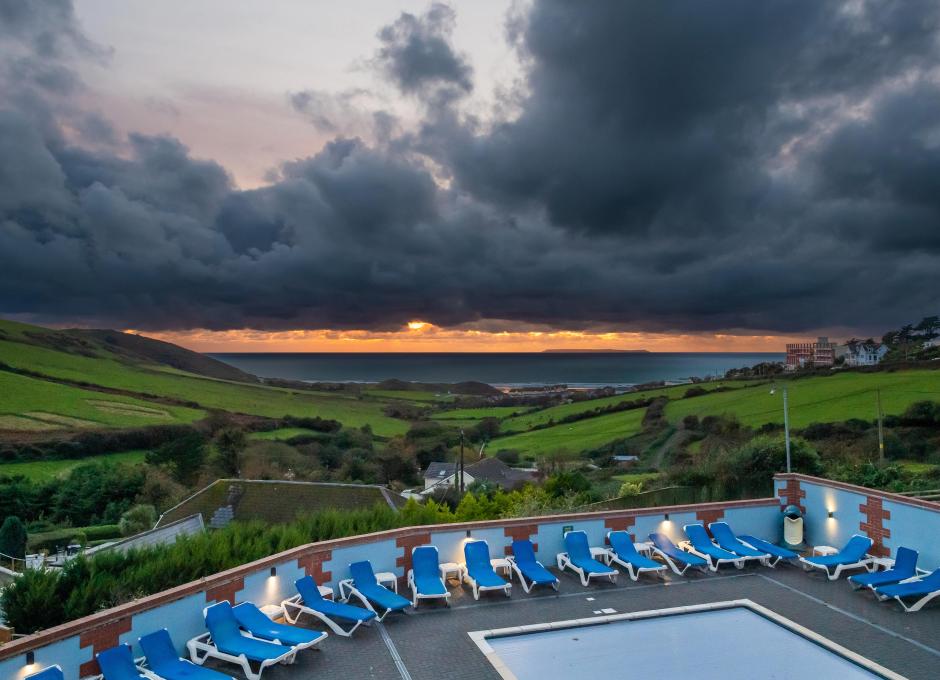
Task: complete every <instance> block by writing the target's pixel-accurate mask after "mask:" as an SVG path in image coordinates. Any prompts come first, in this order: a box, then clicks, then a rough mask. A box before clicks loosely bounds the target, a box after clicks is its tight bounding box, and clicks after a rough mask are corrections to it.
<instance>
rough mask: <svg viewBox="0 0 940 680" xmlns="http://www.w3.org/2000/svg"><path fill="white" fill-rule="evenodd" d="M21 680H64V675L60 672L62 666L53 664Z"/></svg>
mask: <svg viewBox="0 0 940 680" xmlns="http://www.w3.org/2000/svg"><path fill="white" fill-rule="evenodd" d="M23 680H65V676H64V675H63V674H62V666H60V665H59V664H53V665H51V666H46V667H45V668H43V669H42V670H41V671H37V672H36V673H33V674H32V675H27V676H26V677H25V678H23Z"/></svg>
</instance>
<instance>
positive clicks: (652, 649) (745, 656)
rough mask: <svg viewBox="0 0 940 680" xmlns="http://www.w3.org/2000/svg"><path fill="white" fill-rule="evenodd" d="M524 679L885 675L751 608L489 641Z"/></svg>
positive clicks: (844, 679) (761, 679) (765, 679)
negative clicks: (865, 667)
mask: <svg viewBox="0 0 940 680" xmlns="http://www.w3.org/2000/svg"><path fill="white" fill-rule="evenodd" d="M486 642H487V643H488V644H489V645H490V647H491V648H492V649H493V652H494V653H495V655H496V656H498V657H499V659H500V660H501V661H502V663H503V664H504V665H505V666H506V667H507V668H508V669H509V670H510V671H511V672H512V673H513V674H514V675H515V677H516V678H517V679H518V680H553V679H555V678H558V679H559V680H571V679H572V678H586V677H596V678H607V677H610V678H614V677H618V678H625V677H631V678H634V677H635V678H689V679H691V678H694V679H695V680H728V678H748V679H749V680H771V679H780V680H783V679H788V680H792V678H794V677H813V678H839V680H854V679H856V678H881V677H883V676H881V675H877V674H875V673H872V672H871V671H868V670H866V669H864V668H862V667H861V666H858V665H856V664H855V663H853V662H852V661H850V660H848V659H846V658H844V657H842V656H840V655H838V654H836V653H835V652H832V651H830V650H828V649H826V648H825V647H822V646H820V645H818V644H816V643H815V642H812V641H810V640H808V639H806V638H804V637H802V636H801V635H799V634H797V633H795V632H793V631H791V630H789V629H788V628H785V627H784V626H782V625H779V624H777V623H775V622H773V621H771V620H769V619H767V618H765V617H764V616H762V615H761V614H758V613H756V612H754V611H751V610H750V609H747V608H745V607H733V608H728V609H717V610H713V611H700V612H693V613H683V614H672V615H669V616H657V617H654V618H644V619H636V620H624V621H615V622H612V623H605V624H600V625H587V626H581V627H576V628H564V629H556V630H546V631H544V632H533V633H524V634H520V635H507V636H505V637H487V639H486Z"/></svg>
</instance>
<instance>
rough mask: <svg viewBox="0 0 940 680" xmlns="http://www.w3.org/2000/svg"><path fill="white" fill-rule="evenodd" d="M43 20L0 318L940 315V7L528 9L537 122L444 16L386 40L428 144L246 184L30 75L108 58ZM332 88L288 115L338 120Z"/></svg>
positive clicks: (772, 319)
mask: <svg viewBox="0 0 940 680" xmlns="http://www.w3.org/2000/svg"><path fill="white" fill-rule="evenodd" d="M39 6H40V5H39V3H27V4H24V3H15V4H14V3H11V2H9V0H0V16H2V15H3V12H4V11H5V12H7V13H9V12H10V11H11V9H10V8H13V9H15V10H16V11H17V12H19V13H20V14H18V15H17V16H18V17H19V18H17V20H16V21H17V23H16V26H19V27H20V28H16V29H12V28H10V27H9V26H10V25H12V24H9V25H8V27H7V28H5V29H2V30H3V33H2V36H0V41H2V42H0V45H2V48H3V50H4V53H3V56H4V64H3V68H2V69H0V74H2V75H0V87H2V88H4V89H5V91H6V92H9V93H10V96H9V97H8V98H7V99H6V100H5V101H4V102H3V103H2V104H0V313H6V314H10V313H22V314H32V315H35V316H37V317H39V318H41V319H43V318H45V319H50V320H57V321H60V322H84V323H89V324H95V325H116V326H133V327H138V328H144V329H148V328H149V329H181V328H192V327H207V328H213V329H230V328H243V327H252V328H261V329H272V330H274V329H290V328H298V327H307V328H324V327H331V328H369V329H393V328H397V327H400V326H401V325H402V324H403V323H404V322H406V321H407V320H409V319H413V318H421V319H425V320H428V321H431V322H434V323H437V324H439V325H445V326H450V325H460V324H476V325H477V326H476V327H480V328H489V327H496V326H498V327H500V328H502V327H504V326H503V325H502V324H503V323H504V322H495V321H493V320H495V319H503V320H508V322H510V323H517V324H519V325H520V326H521V327H532V326H531V325H535V327H539V328H543V327H565V328H572V329H584V328H604V329H613V328H622V329H631V328H632V329H644V330H650V331H665V330H685V331H711V330H722V329H757V330H762V331H763V330H768V331H800V330H804V329H812V328H817V327H821V326H848V327H851V328H859V329H861V331H863V332H864V334H868V332H870V331H871V332H873V331H877V330H878V329H879V328H881V327H884V326H886V325H890V324H894V323H897V322H900V321H906V320H909V319H911V318H914V317H916V316H918V315H920V314H924V313H927V312H929V311H931V310H935V309H936V306H937V304H938V299H937V291H940V227H938V225H940V198H938V196H940V184H938V182H940V180H938V178H940V85H938V83H940V59H938V54H937V49H938V36H940V31H938V24H940V21H938V16H937V12H938V9H937V6H936V3H932V2H931V3H911V2H905V3H893V2H872V3H866V2H859V1H853V2H847V3H841V4H839V3H819V2H815V1H813V2H808V1H807V2H801V1H798V0H794V1H792V2H786V3H782V2H772V3H753V2H744V1H743V0H742V1H740V2H730V1H729V2H728V3H726V4H725V5H723V8H722V11H721V12H717V11H715V8H714V7H713V6H705V5H703V4H702V3H700V2H666V3H647V2H624V1H623V0H617V1H616V2H609V3H602V2H592V3H570V2H564V1H562V0H557V1H556V0H539V1H537V2H536V3H535V4H534V5H533V7H532V9H531V10H530V11H529V12H528V14H526V15H525V16H524V17H522V19H521V20H520V21H519V22H517V23H515V24H514V27H513V28H514V30H515V31H516V44H517V45H518V48H519V49H520V50H522V57H523V61H524V63H525V64H526V65H527V67H526V68H527V74H526V82H525V88H524V90H523V91H521V92H519V93H517V97H518V100H519V110H518V115H516V116H514V117H513V118H512V119H507V120H496V121H491V122H490V123H489V124H487V125H486V126H483V125H482V124H481V123H480V122H478V121H476V120H475V119H473V118H470V117H468V116H465V115H464V114H462V111H461V106H462V104H461V102H462V97H459V96H455V93H457V94H459V93H466V92H468V91H469V90H471V87H472V81H471V69H470V66H469V64H468V63H466V61H465V59H464V58H463V57H461V56H459V55H458V54H457V53H456V52H455V50H454V48H453V46H452V44H451V39H450V36H451V30H452V28H453V22H454V15H453V12H452V10H450V9H448V8H447V7H446V6H443V5H434V6H432V7H431V9H430V10H429V11H428V12H427V13H425V14H423V15H421V16H419V17H416V16H412V15H407V14H403V15H402V16H401V17H399V18H398V19H397V20H396V21H395V22H394V23H392V24H391V25H389V26H388V27H386V28H385V29H382V30H381V31H380V33H379V36H380V43H381V44H380V49H379V53H378V54H379V56H378V59H377V64H378V66H379V67H380V68H381V69H382V72H383V73H385V74H386V75H390V76H392V78H393V80H394V82H395V83H396V84H397V85H398V87H399V88H401V89H402V90H403V91H404V92H406V93H409V94H416V95H419V96H421V97H422V98H423V99H424V100H425V101H426V102H427V104H428V105H427V107H426V118H425V120H424V121H423V122H422V125H421V128H420V130H419V131H418V132H416V133H413V134H404V133H402V132H400V131H399V128H398V124H397V122H396V121H395V120H394V119H393V118H391V117H390V116H389V115H388V114H386V113H377V114H375V115H374V117H369V116H365V117H364V119H368V120H369V126H370V127H372V128H373V130H372V132H373V136H374V137H375V138H376V140H377V141H376V142H374V143H366V142H364V141H362V140H361V139H359V138H357V137H355V136H353V135H349V134H347V135H345V136H342V135H338V136H337V137H336V138H335V139H333V140H332V141H331V142H329V143H328V144H326V145H325V146H324V148H323V149H322V150H321V151H320V152H318V153H317V154H315V155H313V156H311V157H308V158H301V159H297V160H293V161H290V162H286V163H284V164H283V165H282V166H281V167H280V168H278V169H277V171H276V172H275V173H273V175H272V181H271V184H270V185H268V186H265V187H262V188H259V189H255V190H251V191H239V190H237V189H235V188H234V187H233V185H232V182H231V179H230V178H229V176H228V174H227V172H226V171H225V169H224V168H222V167H221V166H219V165H218V164H216V163H214V162H212V161H207V160H200V159H195V158H193V157H192V156H191V155H190V153H189V152H188V150H187V149H186V148H185V147H184V146H183V145H182V144H180V143H179V142H178V141H177V140H174V139H171V138H167V137H149V136H144V135H131V136H130V137H129V138H128V139H126V140H114V138H113V133H111V134H109V129H110V127H109V126H108V125H107V121H106V120H98V119H95V118H94V117H93V116H92V117H87V116H89V115H91V113H90V112H84V111H80V110H77V109H76V108H75V107H73V106H72V105H71V104H70V101H69V99H68V97H67V96H66V95H63V93H62V91H61V90H56V89H54V88H53V90H51V91H50V89H49V88H48V87H46V86H45V85H44V84H43V83H42V78H43V75H42V73H41V72H40V70H36V71H24V72H17V71H16V70H15V69H11V68H10V63H9V62H10V60H8V59H7V58H6V57H7V54H8V53H9V54H11V55H15V57H16V59H33V60H38V61H40V62H42V63H43V64H44V65H45V68H47V69H51V71H50V72H55V71H56V70H58V71H61V72H63V73H65V74H66V75H67V76H68V78H70V79H72V82H73V83H77V86H78V87H80V86H81V83H80V81H78V79H77V78H76V76H75V74H74V72H73V71H72V66H71V60H72V59H74V58H76V56H75V55H77V54H80V53H82V52H83V51H84V52H86V53H88V55H89V56H90V57H91V58H98V56H97V55H100V53H101V50H99V49H97V48H94V46H92V47H89V48H87V49H86V48H82V49H77V48H76V47H75V46H76V45H85V44H86V43H87V41H86V40H85V39H84V38H82V37H81V32H80V30H79V29H78V27H77V26H76V25H75V23H74V16H73V15H72V14H71V12H70V11H65V12H64V13H62V14H60V15H57V16H59V17H60V19H61V17H65V20H60V21H59V23H58V24H56V23H55V22H50V23H49V24H48V25H50V26H53V27H56V26H57V28H55V30H53V33H52V35H50V36H48V37H46V38H42V39H40V38H38V37H37V36H38V35H39V33H41V32H42V31H41V30H40V31H39V33H37V30H39V29H33V28H30V29H29V30H27V29H26V28H22V27H24V26H29V27H35V26H46V25H47V24H46V23H44V22H43V21H42V20H40V16H39V14H34V15H32V18H29V17H26V16H25V14H23V13H24V12H25V13H28V12H30V11H33V10H30V8H37V7H39ZM52 6H53V7H57V6H56V5H52ZM61 7H65V8H66V9H67V8H68V6H67V5H62V6H61ZM43 11H47V10H45V9H42V10H40V9H35V12H37V13H39V12H43ZM42 30H45V29H42ZM50 46H53V47H50ZM66 47H67V49H66ZM314 95H316V91H315V90H310V91H308V92H302V93H297V94H295V95H293V97H294V99H295V101H293V105H294V106H295V107H296V108H297V109H298V110H300V111H302V112H304V113H305V114H306V115H308V116H310V117H311V118H313V117H318V116H319V117H320V118H321V119H322V120H321V123H320V125H319V127H320V129H321V130H323V129H328V128H329V126H330V125H332V126H334V128H335V129H337V130H340V129H343V125H342V121H343V119H344V117H345V115H344V113H343V111H342V109H341V108H336V107H337V102H339V101H341V100H338V99H335V98H332V99H331V98H330V97H326V95H324V97H326V98H324V97H320V96H319V95H316V96H314ZM83 116H85V117H83ZM83 120H84V121H85V122H84V124H83V123H82V121H83ZM66 126H67V127H68V128H69V129H70V130H72V131H73V132H74V131H78V132H79V133H81V135H82V136H81V139H80V142H81V144H77V143H75V141H73V138H72V137H69V136H67V135H64V134H62V128H63V127H66ZM83 126H84V127H83ZM82 130H84V133H82ZM493 324H496V326H493Z"/></svg>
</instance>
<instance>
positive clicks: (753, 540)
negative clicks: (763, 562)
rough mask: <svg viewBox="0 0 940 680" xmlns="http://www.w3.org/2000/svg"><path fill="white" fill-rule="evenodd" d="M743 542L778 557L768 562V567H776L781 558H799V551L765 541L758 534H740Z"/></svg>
mask: <svg viewBox="0 0 940 680" xmlns="http://www.w3.org/2000/svg"><path fill="white" fill-rule="evenodd" d="M738 538H739V539H740V540H741V542H742V543H744V544H745V545H749V546H751V547H752V548H754V549H755V550H761V551H763V552H765V553H767V554H768V555H770V556H771V557H775V558H776V559H775V560H774V561H773V562H768V563H767V566H768V567H776V566H777V563H778V562H780V560H795V559H798V558H799V556H800V555H799V553H797V552H795V551H793V550H790V549H788V548H781V547H780V546H779V545H776V544H774V543H770V542H769V541H765V540H764V539H762V538H757V537H756V536H749V535H747V534H741V535H740V536H738Z"/></svg>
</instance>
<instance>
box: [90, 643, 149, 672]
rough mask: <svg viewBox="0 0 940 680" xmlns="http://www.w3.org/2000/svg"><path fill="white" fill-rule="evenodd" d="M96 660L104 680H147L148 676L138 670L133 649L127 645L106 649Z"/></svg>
mask: <svg viewBox="0 0 940 680" xmlns="http://www.w3.org/2000/svg"><path fill="white" fill-rule="evenodd" d="M95 658H96V659H97V660H98V667H99V668H100V669H101V675H102V676H103V677H104V680H146V677H147V676H145V675H144V674H143V673H141V672H140V669H139V668H137V663H136V662H135V661H134V655H133V654H131V648H130V647H129V646H127V645H118V646H117V647H111V649H106V650H104V651H103V652H99V653H98V654H97V655H96V656H95Z"/></svg>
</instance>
